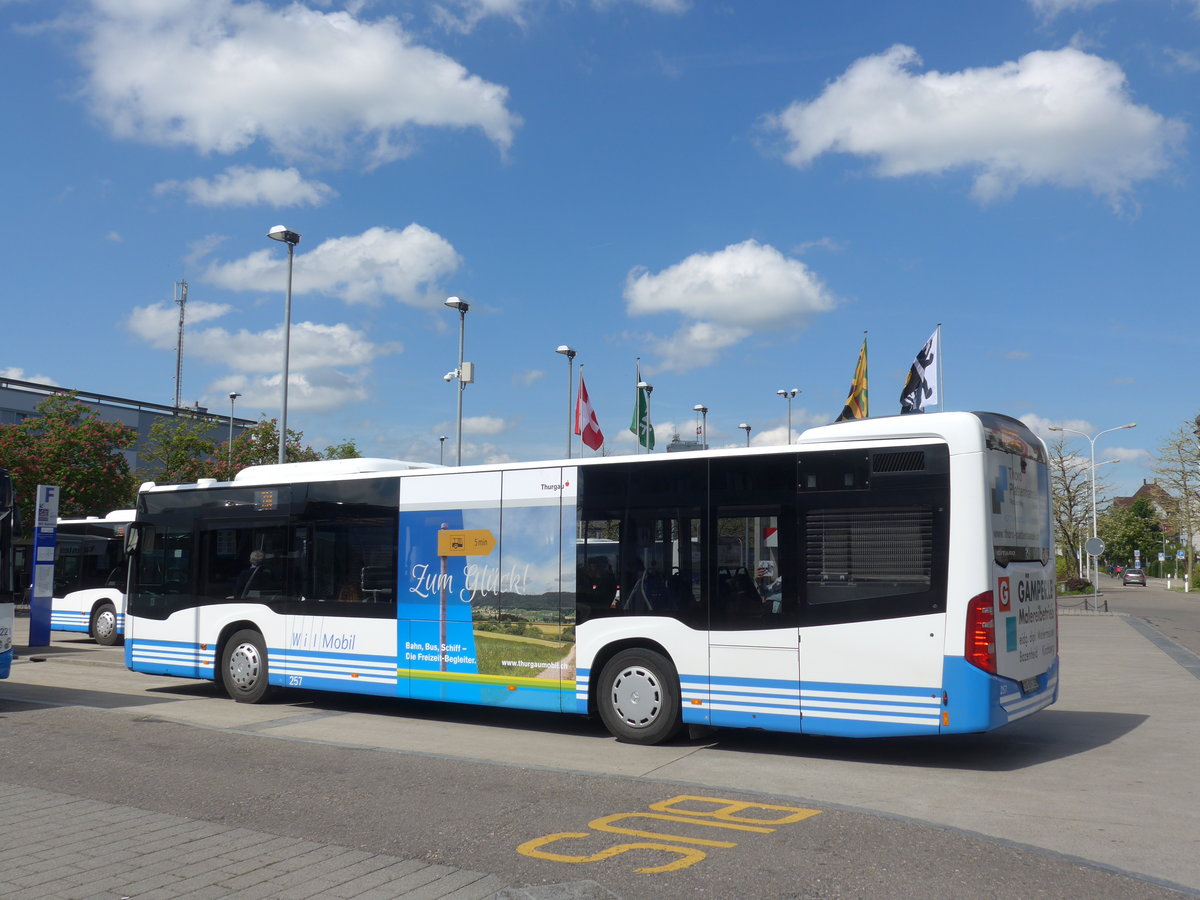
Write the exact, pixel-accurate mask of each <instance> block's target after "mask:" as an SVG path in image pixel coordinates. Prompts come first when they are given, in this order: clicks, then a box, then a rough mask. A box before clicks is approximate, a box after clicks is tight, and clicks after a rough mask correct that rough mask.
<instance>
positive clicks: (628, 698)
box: [596, 649, 683, 744]
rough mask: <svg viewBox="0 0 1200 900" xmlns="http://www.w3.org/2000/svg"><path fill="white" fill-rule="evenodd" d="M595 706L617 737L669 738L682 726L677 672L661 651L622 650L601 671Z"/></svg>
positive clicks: (635, 739)
mask: <svg viewBox="0 0 1200 900" xmlns="http://www.w3.org/2000/svg"><path fill="white" fill-rule="evenodd" d="M596 708H597V709H598V711H599V712H600V718H601V720H602V721H603V722H604V727H605V728H607V729H608V730H609V731H610V732H611V733H612V735H613V737H615V738H616V739H617V740H618V741H623V742H625V743H627V744H661V743H662V742H663V741H669V740H670V739H671V738H673V737H674V736H675V735H676V734H678V733H679V729H680V728H682V727H683V719H682V717H681V713H680V710H681V704H680V699H679V675H678V674H677V673H676V671H675V667H674V666H673V665H671V661H670V660H669V659H667V658H666V657H665V656H663V655H662V654H661V653H656V652H654V651H653V650H642V649H637V650H624V651H622V652H620V653H618V654H617V655H616V656H614V657H613V658H612V659H610V660H609V661H608V663H607V664H605V666H604V668H603V669H602V670H601V671H600V683H599V690H598V692H597V695H596Z"/></svg>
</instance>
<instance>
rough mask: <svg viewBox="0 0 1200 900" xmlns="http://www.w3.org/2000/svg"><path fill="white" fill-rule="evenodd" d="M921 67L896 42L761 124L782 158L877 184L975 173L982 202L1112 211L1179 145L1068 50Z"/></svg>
mask: <svg viewBox="0 0 1200 900" xmlns="http://www.w3.org/2000/svg"><path fill="white" fill-rule="evenodd" d="M920 63H921V59H920V57H919V56H918V55H917V53H916V51H915V50H913V49H912V48H911V47H905V46H903V45H896V46H894V47H892V48H890V49H889V50H887V51H886V52H885V53H882V54H879V55H878V56H868V57H864V58H862V59H859V60H857V61H856V62H854V63H853V64H852V65H851V66H850V68H848V69H847V70H846V71H845V72H844V73H843V74H842V75H841V76H840V77H839V78H837V79H836V80H835V81H833V82H832V83H831V84H829V85H828V86H827V87H826V88H825V90H824V92H823V93H822V94H821V95H820V96H819V97H817V98H816V99H815V100H812V101H810V102H801V101H797V102H795V103H792V104H791V105H790V106H789V107H788V108H787V109H785V110H783V112H781V113H779V114H777V115H772V116H769V117H768V124H769V125H770V126H771V127H773V128H775V129H778V130H780V131H782V132H783V134H784V137H785V142H786V144H787V150H786V153H785V158H786V159H787V161H788V162H789V163H791V164H792V165H794V166H796V167H803V166H806V165H808V164H809V163H811V162H812V161H813V160H814V159H816V158H817V157H818V156H820V155H821V154H823V153H833V152H839V153H849V154H853V155H856V156H862V157H868V158H872V159H874V160H876V169H875V171H876V174H878V175H880V176H886V177H899V176H904V175H916V174H938V173H942V172H946V171H949V170H954V169H965V170H967V171H971V172H974V173H975V182H974V186H973V188H972V195H973V196H974V197H975V198H976V199H978V200H980V201H988V200H993V199H996V198H998V197H1002V196H1005V195H1008V194H1011V193H1012V192H1014V191H1015V190H1016V189H1017V188H1019V187H1022V186H1027V185H1037V184H1053V185H1058V186H1060V187H1070V188H1078V187H1083V188H1088V189H1090V190H1092V191H1094V192H1095V193H1097V194H1099V195H1101V196H1104V197H1106V198H1108V199H1109V200H1110V201H1111V202H1113V203H1117V202H1119V201H1120V199H1121V198H1122V197H1123V196H1124V195H1125V194H1127V193H1128V192H1129V190H1130V188H1131V187H1132V186H1133V184H1134V183H1135V182H1137V181H1141V180H1143V179H1147V178H1151V177H1153V176H1155V175H1157V174H1159V173H1160V172H1162V171H1163V170H1164V169H1165V168H1166V166H1167V164H1168V161H1169V159H1170V157H1171V155H1172V153H1173V151H1174V150H1175V148H1176V147H1177V146H1178V145H1179V144H1180V142H1181V141H1182V139H1183V137H1184V133H1185V126H1184V125H1183V123H1182V122H1180V121H1178V120H1174V119H1166V118H1164V117H1163V116H1161V115H1159V114H1158V113H1156V112H1154V111H1153V110H1151V109H1150V108H1149V107H1146V106H1138V105H1136V104H1134V103H1133V102H1132V101H1131V99H1130V96H1129V91H1128V89H1127V85H1126V80H1125V73H1124V72H1123V71H1122V70H1121V68H1120V66H1118V65H1117V64H1116V63H1113V62H1111V61H1109V60H1105V59H1101V58H1099V57H1097V56H1093V55H1091V54H1088V53H1084V52H1082V51H1081V50H1078V49H1075V48H1064V49H1062V50H1052V51H1037V52H1034V53H1029V54H1026V55H1025V56H1023V57H1021V58H1020V59H1019V60H1017V61H1016V62H1007V63H1003V64H1001V65H999V66H996V67H994V68H977V69H965V70H963V71H961V72H951V73H942V72H925V73H915V72H914V71H913V69H914V68H915V67H916V66H918V65H920Z"/></svg>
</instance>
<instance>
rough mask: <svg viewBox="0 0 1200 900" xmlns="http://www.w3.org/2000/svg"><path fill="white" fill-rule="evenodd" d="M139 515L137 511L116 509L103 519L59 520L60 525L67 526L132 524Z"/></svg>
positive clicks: (96, 517) (98, 517) (87, 517)
mask: <svg viewBox="0 0 1200 900" xmlns="http://www.w3.org/2000/svg"><path fill="white" fill-rule="evenodd" d="M136 515H137V510H136V509H114V510H113V511H112V512H110V513H109V514H108V515H106V516H104V518H101V517H100V516H84V517H83V518H82V519H62V518H60V519H59V520H58V524H59V525H66V524H68V523H70V524H74V523H75V522H132V521H133V520H134V517H135V516H136Z"/></svg>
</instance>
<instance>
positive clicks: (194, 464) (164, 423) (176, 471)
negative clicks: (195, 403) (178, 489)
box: [139, 413, 217, 484]
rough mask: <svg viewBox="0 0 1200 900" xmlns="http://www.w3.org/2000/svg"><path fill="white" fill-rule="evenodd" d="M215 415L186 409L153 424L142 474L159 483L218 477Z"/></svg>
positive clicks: (143, 459) (183, 482) (145, 477)
mask: <svg viewBox="0 0 1200 900" xmlns="http://www.w3.org/2000/svg"><path fill="white" fill-rule="evenodd" d="M212 428H213V419H211V418H209V417H206V416H196V415H189V414H187V413H183V414H180V415H177V416H175V417H174V418H172V419H163V420H160V421H158V422H155V423H154V424H153V425H151V426H150V433H149V435H148V436H147V446H146V449H144V450H143V451H142V452H141V453H140V454H139V460H142V461H144V463H143V465H142V467H141V470H140V472H139V476H141V477H142V478H143V479H144V480H146V481H156V482H158V483H159V484H190V483H191V482H194V481H196V480H197V479H200V478H211V477H214V474H213V468H214V457H215V456H216V452H217V445H216V443H215V442H214V441H213V440H212V438H210V437H209V436H208V433H209V432H210V431H212Z"/></svg>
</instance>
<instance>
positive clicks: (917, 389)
mask: <svg viewBox="0 0 1200 900" xmlns="http://www.w3.org/2000/svg"><path fill="white" fill-rule="evenodd" d="M940 336H941V330H940V329H937V330H935V331H934V332H933V334H932V335H930V337H929V340H927V341H926V342H925V346H924V347H922V348H921V352H920V353H918V354H917V358H916V360H915V361H914V362H913V364H912V368H911V369H909V371H908V380H907V381H905V382H904V390H903V391H902V392H901V393H900V412H902V413H914V412H925V410H926V408H927V407H930V406H936V405H937V403H938V402H939V401H938V366H939V365H940V364H941V347H940V346H939V345H940V344H941V340H940Z"/></svg>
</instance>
